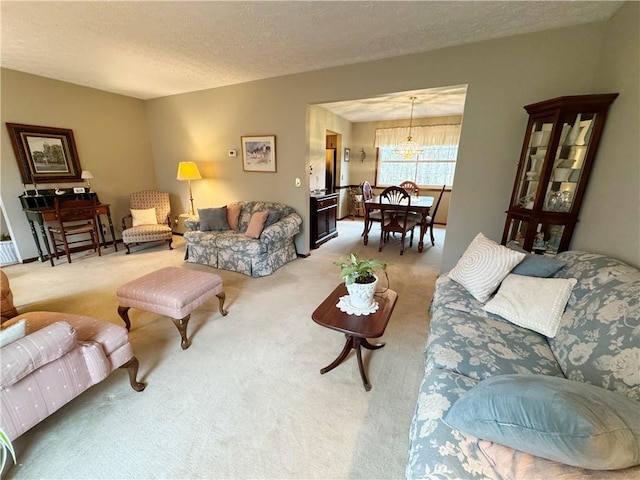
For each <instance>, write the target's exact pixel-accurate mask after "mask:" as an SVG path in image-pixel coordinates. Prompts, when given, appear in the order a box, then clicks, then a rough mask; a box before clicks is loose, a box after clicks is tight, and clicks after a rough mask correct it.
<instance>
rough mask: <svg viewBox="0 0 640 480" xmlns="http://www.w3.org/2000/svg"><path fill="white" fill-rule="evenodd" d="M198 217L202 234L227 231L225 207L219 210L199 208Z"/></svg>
mask: <svg viewBox="0 0 640 480" xmlns="http://www.w3.org/2000/svg"><path fill="white" fill-rule="evenodd" d="M198 217H200V230H201V231H203V232H217V231H221V230H229V224H228V223H227V206H226V205H225V206H224V207H220V208H199V209H198Z"/></svg>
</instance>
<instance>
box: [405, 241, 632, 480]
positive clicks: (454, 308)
mask: <svg viewBox="0 0 640 480" xmlns="http://www.w3.org/2000/svg"><path fill="white" fill-rule="evenodd" d="M556 259H557V260H559V261H561V262H564V263H565V266H564V267H562V268H561V269H560V270H559V271H557V272H556V273H555V274H553V275H552V277H554V278H565V279H570V278H574V279H576V280H577V283H576V284H575V287H573V289H572V290H571V293H570V296H569V297H568V302H567V304H566V309H565V310H564V313H562V310H560V314H561V319H560V323H559V327H558V330H557V333H556V334H555V336H554V337H553V338H548V337H546V336H544V335H541V334H539V333H536V332H535V331H532V330H530V329H526V328H522V327H520V326H518V325H515V324H513V323H511V322H509V321H507V320H505V319H504V318H502V317H500V316H498V315H495V314H492V313H489V312H487V311H486V310H485V309H484V308H483V306H484V305H483V303H482V302H480V301H478V300H476V299H475V298H474V297H473V296H472V295H470V293H469V292H468V291H467V290H466V289H465V288H464V287H463V286H462V285H460V284H459V283H457V282H456V281H453V280H452V279H451V278H449V276H448V275H441V276H440V278H438V280H437V281H436V288H435V294H434V297H433V301H432V304H431V324H430V331H429V337H428V341H427V345H426V349H425V375H424V378H423V381H422V383H421V385H420V389H419V393H418V401H417V405H416V408H415V412H414V416H413V419H412V422H411V426H410V434H409V437H410V449H409V458H408V464H407V468H406V472H405V475H406V478H408V479H416V478H430V479H435V478H437V479H479V478H482V479H484V478H490V479H504V478H530V479H532V478H563V479H564V478H572V479H573V478H598V479H600V478H634V479H635V478H640V467H638V466H634V465H637V463H636V462H640V460H638V451H639V450H640V446H639V445H640V436H639V433H640V403H637V405H636V403H635V402H640V370H639V367H640V365H639V362H640V271H638V270H637V269H636V268H633V267H631V266H629V265H626V264H624V263H622V262H620V261H618V260H616V259H613V258H611V257H607V256H604V255H599V254H593V253H587V252H579V251H568V252H563V253H561V254H559V255H557V256H556ZM450 273H451V272H449V274H450ZM563 305H564V304H563ZM497 376H503V377H501V378H497ZM507 376H509V377H507ZM549 376H551V377H558V379H562V380H559V381H561V382H565V383H571V384H573V385H576V384H578V382H581V383H579V384H578V385H580V386H585V387H586V388H591V389H596V390H597V391H598V393H601V394H602V395H603V396H604V395H605V394H606V395H615V396H616V399H619V400H624V402H627V404H628V403H631V404H632V405H633V406H635V410H634V412H635V415H634V416H635V418H633V419H632V422H631V423H635V425H633V426H632V429H633V428H635V434H636V438H635V440H633V439H632V440H631V442H632V443H633V442H634V441H635V448H636V452H635V454H636V460H635V461H632V462H631V464H630V466H628V467H624V468H622V469H618V470H614V469H609V470H604V469H603V470H596V469H592V468H581V467H577V466H575V465H574V466H569V465H566V463H567V462H558V461H552V460H549V459H548V458H541V457H540V456H538V455H533V454H531V453H530V452H526V450H527V449H528V446H527V445H526V442H525V441H521V442H520V443H518V444H517V445H518V446H520V445H522V450H523V451H520V449H519V448H518V449H516V448H515V447H513V448H509V447H508V446H504V445H503V444H500V443H499V442H496V441H495V440H491V439H489V440H487V438H482V437H484V435H483V434H482V432H480V433H479V435H478V436H473V435H470V434H468V433H463V431H461V430H460V429H459V428H455V427H454V426H452V423H455V422H453V420H455V419H452V417H453V416H454V415H453V414H454V413H455V412H454V410H455V409H456V407H457V405H456V403H457V402H461V401H462V399H464V398H465V396H467V398H468V396H469V395H470V394H471V392H472V391H473V390H474V388H475V387H476V386H479V385H480V384H481V383H487V382H494V381H496V380H501V379H506V378H510V377H520V378H524V379H525V380H527V379H531V380H534V379H545V380H549V378H547V377H549ZM567 379H569V380H574V381H577V382H569V381H568V380H567ZM553 381H554V382H555V381H556V380H555V379H554V380H553ZM521 385H522V383H521ZM614 392H615V393H614ZM533 395H535V391H534V393H533ZM630 399H633V400H630ZM525 401H526V400H525ZM496 402H497V403H496V405H502V404H500V399H499V398H498V399H497V400H496ZM541 403H542V404H541V405H540V409H541V410H544V411H549V410H551V409H553V403H554V401H553V400H549V401H548V402H541ZM633 406H632V408H634V407H633ZM482 408H483V406H482V405H481V404H480V403H475V404H472V405H471V410H473V409H482ZM494 408H496V409H498V410H499V408H500V407H499V406H498V407H495V405H494ZM449 413H451V414H452V415H449ZM527 413H528V412H527ZM560 414H561V415H565V414H566V415H569V412H565V411H561V412H560ZM561 421H562V420H561ZM481 438H482V439H481ZM613 448H616V447H613ZM589 455H595V456H597V455H598V453H597V452H589ZM612 455H614V454H612Z"/></svg>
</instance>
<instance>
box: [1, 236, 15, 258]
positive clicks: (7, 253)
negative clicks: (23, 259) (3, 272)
mask: <svg viewBox="0 0 640 480" xmlns="http://www.w3.org/2000/svg"><path fill="white" fill-rule="evenodd" d="M14 263H18V256H17V255H16V251H15V248H14V246H13V241H11V236H10V235H9V234H8V233H4V232H0V265H2V266H5V265H13V264H14Z"/></svg>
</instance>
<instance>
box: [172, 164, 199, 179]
mask: <svg viewBox="0 0 640 480" xmlns="http://www.w3.org/2000/svg"><path fill="white" fill-rule="evenodd" d="M176 178H177V179H178V180H200V179H201V178H202V177H201V176H200V171H199V170H198V166H197V165H196V164H195V162H180V163H179V164H178V176H177V177H176Z"/></svg>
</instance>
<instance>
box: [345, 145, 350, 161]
mask: <svg viewBox="0 0 640 480" xmlns="http://www.w3.org/2000/svg"><path fill="white" fill-rule="evenodd" d="M350 160H351V149H349V148H345V149H344V161H345V162H348V161H350Z"/></svg>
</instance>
